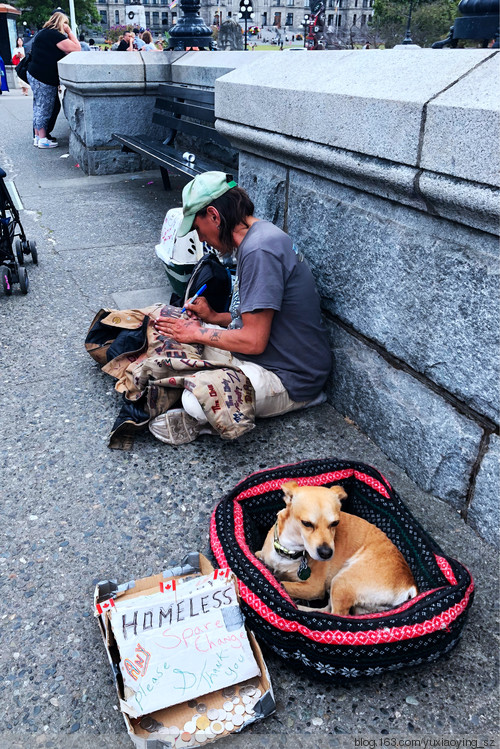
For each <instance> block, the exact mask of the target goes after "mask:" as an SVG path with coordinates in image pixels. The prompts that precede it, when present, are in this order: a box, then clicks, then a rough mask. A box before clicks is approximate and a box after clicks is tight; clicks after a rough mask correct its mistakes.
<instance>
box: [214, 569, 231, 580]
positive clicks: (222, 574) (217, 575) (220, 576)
mask: <svg viewBox="0 0 500 749" xmlns="http://www.w3.org/2000/svg"><path fill="white" fill-rule="evenodd" d="M230 574H231V570H230V569H229V567H224V568H223V569H220V570H214V580H227V579H228V577H229V576H230Z"/></svg>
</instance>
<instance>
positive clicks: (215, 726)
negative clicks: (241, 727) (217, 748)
mask: <svg viewBox="0 0 500 749" xmlns="http://www.w3.org/2000/svg"><path fill="white" fill-rule="evenodd" d="M210 730H211V731H212V733H215V734H216V735H218V734H219V733H223V731H224V726H223V725H222V723H220V722H219V721H218V720H214V721H213V722H212V723H210Z"/></svg>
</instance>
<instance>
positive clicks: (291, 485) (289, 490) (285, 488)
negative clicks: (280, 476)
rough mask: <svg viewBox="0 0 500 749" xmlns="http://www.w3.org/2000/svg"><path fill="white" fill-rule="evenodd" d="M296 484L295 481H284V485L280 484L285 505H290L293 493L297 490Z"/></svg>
mask: <svg viewBox="0 0 500 749" xmlns="http://www.w3.org/2000/svg"><path fill="white" fill-rule="evenodd" d="M297 487H298V484H297V482H296V481H285V483H284V484H281V490H282V492H283V494H284V499H285V502H286V503H287V505H289V504H290V502H291V501H292V498H293V493H294V491H295V489H297Z"/></svg>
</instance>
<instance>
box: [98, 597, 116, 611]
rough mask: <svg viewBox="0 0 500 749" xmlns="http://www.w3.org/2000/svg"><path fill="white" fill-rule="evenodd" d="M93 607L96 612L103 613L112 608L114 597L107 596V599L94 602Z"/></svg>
mask: <svg viewBox="0 0 500 749" xmlns="http://www.w3.org/2000/svg"><path fill="white" fill-rule="evenodd" d="M95 607H96V611H97V613H98V614H104V612H105V611H108V610H109V609H113V608H114V607H115V601H114V598H108V600H107V601H101V603H96V605H95Z"/></svg>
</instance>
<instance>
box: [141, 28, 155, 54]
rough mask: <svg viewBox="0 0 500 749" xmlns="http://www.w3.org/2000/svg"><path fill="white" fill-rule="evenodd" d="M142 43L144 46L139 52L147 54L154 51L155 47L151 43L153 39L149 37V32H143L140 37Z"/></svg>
mask: <svg viewBox="0 0 500 749" xmlns="http://www.w3.org/2000/svg"><path fill="white" fill-rule="evenodd" d="M142 41H143V42H144V45H143V46H142V47H141V52H148V51H149V50H152V49H154V50H156V47H155V45H154V42H153V37H152V36H151V34H150V32H149V31H145V32H144V33H143V35H142Z"/></svg>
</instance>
